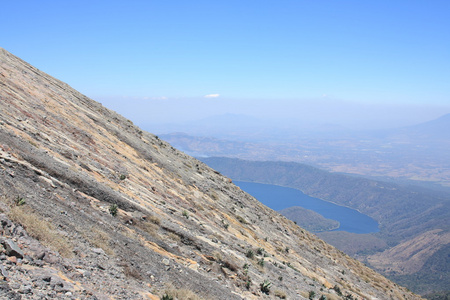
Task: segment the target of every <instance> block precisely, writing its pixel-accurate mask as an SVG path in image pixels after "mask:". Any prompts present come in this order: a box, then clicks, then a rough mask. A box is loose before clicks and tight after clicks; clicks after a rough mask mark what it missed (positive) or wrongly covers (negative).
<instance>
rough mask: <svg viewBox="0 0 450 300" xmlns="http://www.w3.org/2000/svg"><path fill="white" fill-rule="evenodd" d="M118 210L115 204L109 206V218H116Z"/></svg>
mask: <svg viewBox="0 0 450 300" xmlns="http://www.w3.org/2000/svg"><path fill="white" fill-rule="evenodd" d="M118 209H119V207H118V206H117V204H111V205H110V206H109V213H110V214H111V216H113V217H115V216H117V212H118Z"/></svg>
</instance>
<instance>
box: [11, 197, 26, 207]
mask: <svg viewBox="0 0 450 300" xmlns="http://www.w3.org/2000/svg"><path fill="white" fill-rule="evenodd" d="M14 203H15V204H16V205H17V206H21V205H24V204H25V203H26V202H25V199H23V198H22V197H19V196H17V198H16V200H14Z"/></svg>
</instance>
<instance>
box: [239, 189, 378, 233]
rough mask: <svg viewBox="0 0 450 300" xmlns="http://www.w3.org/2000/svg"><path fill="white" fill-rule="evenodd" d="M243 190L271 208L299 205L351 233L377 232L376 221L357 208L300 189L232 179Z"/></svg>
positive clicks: (341, 229) (339, 229) (279, 208)
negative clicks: (319, 197) (314, 196)
mask: <svg viewBox="0 0 450 300" xmlns="http://www.w3.org/2000/svg"><path fill="white" fill-rule="evenodd" d="M233 182H234V183H235V184H236V185H237V186H239V187H240V188H241V189H242V190H243V191H245V192H247V193H249V194H250V195H252V196H253V197H255V198H256V199H258V201H260V202H261V203H263V204H264V205H266V206H268V207H270V208H271V209H273V210H281V209H285V208H288V207H292V206H300V207H303V208H306V209H310V210H313V211H315V212H316V213H319V214H321V215H322V216H324V217H325V218H328V219H333V220H336V221H338V222H339V223H341V226H340V227H339V228H338V229H336V230H338V231H347V232H353V233H372V232H378V231H379V229H378V223H377V221H375V220H374V219H372V218H371V217H369V216H367V215H364V214H362V213H360V212H358V211H357V210H354V209H351V208H348V207H344V206H340V205H336V204H333V203H331V202H327V201H324V200H320V199H317V198H313V197H310V196H308V195H305V194H303V193H302V192H301V191H300V190H296V189H293V188H287V187H281V186H277V185H270V184H261V183H254V182H243V181H233Z"/></svg>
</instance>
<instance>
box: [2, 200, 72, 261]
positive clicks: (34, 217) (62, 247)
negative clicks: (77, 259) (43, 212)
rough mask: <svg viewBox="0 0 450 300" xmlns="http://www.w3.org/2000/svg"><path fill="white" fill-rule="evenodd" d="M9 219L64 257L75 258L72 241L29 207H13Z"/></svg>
mask: <svg viewBox="0 0 450 300" xmlns="http://www.w3.org/2000/svg"><path fill="white" fill-rule="evenodd" d="M8 215H9V218H10V219H11V220H12V221H14V222H17V223H19V224H20V225H22V226H23V227H24V228H25V230H26V231H27V233H28V234H29V235H30V236H32V237H34V238H35V239H37V240H39V241H40V242H41V243H42V244H44V245H45V246H47V247H49V248H51V249H53V250H55V251H57V252H58V253H59V254H60V255H61V256H63V257H72V256H73V252H72V249H73V245H72V243H71V242H70V240H69V239H68V238H67V237H65V236H63V235H61V234H60V233H58V232H57V231H56V230H55V228H54V226H53V224H52V223H50V222H48V221H46V220H45V219H43V218H42V217H41V216H39V215H38V214H37V213H36V212H34V211H33V209H31V208H30V207H28V206H13V207H11V209H10V211H9V214H8Z"/></svg>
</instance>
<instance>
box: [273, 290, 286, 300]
mask: <svg viewBox="0 0 450 300" xmlns="http://www.w3.org/2000/svg"><path fill="white" fill-rule="evenodd" d="M273 294H274V295H275V297H278V298H280V299H286V293H285V292H283V291H280V290H275V291H274V292H273Z"/></svg>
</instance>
